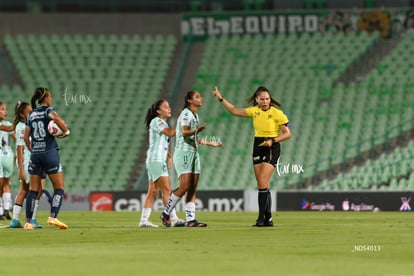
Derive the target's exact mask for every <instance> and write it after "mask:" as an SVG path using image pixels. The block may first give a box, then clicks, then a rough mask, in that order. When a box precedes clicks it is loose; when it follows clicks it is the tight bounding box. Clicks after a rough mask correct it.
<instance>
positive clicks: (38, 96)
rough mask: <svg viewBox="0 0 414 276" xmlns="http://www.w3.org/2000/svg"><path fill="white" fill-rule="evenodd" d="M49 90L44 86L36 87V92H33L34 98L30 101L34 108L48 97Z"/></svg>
mask: <svg viewBox="0 0 414 276" xmlns="http://www.w3.org/2000/svg"><path fill="white" fill-rule="evenodd" d="M48 91H49V89H47V88H44V87H38V88H36V90H35V92H34V93H33V96H32V99H31V101H30V103H31V104H32V108H33V109H35V108H36V107H37V105H38V104H41V103H42V102H43V99H44V98H45V97H46V95H47V92H48Z"/></svg>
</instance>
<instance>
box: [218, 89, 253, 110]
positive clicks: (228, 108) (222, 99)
mask: <svg viewBox="0 0 414 276" xmlns="http://www.w3.org/2000/svg"><path fill="white" fill-rule="evenodd" d="M213 96H214V97H216V98H217V100H218V101H219V102H221V103H222V104H223V106H224V107H225V108H226V109H227V110H228V111H229V112H230V113H231V114H232V115H234V116H239V117H247V113H246V110H245V109H244V108H237V107H235V106H234V105H233V104H231V103H230V102H229V101H228V100H226V99H224V98H223V96H222V95H221V93H220V91H219V90H218V88H217V86H215V87H214V91H213Z"/></svg>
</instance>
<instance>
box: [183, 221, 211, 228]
mask: <svg viewBox="0 0 414 276" xmlns="http://www.w3.org/2000/svg"><path fill="white" fill-rule="evenodd" d="M185 226H186V227H207V223H203V222H198V221H197V220H192V221H187V222H186V223H185Z"/></svg>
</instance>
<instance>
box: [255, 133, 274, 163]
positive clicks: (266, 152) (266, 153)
mask: <svg viewBox="0 0 414 276" xmlns="http://www.w3.org/2000/svg"><path fill="white" fill-rule="evenodd" d="M272 138H274V137H254V143H253V164H254V165H255V164H260V163H262V162H266V163H269V164H272V165H273V166H276V163H277V160H278V159H279V157H280V144H279V143H275V142H273V145H272V146H271V147H263V146H259V145H260V144H261V143H263V142H264V141H265V140H268V139H272Z"/></svg>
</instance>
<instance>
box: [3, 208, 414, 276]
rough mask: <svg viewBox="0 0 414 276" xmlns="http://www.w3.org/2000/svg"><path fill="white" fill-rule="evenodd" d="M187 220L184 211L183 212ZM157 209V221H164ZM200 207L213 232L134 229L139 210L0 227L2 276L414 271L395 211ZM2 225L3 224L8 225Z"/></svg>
mask: <svg viewBox="0 0 414 276" xmlns="http://www.w3.org/2000/svg"><path fill="white" fill-rule="evenodd" d="M179 215H180V216H181V217H183V213H180V214H179ZM158 216H159V212H153V214H152V215H151V220H152V222H154V223H157V224H161V223H160V221H159V219H158ZM255 216H256V214H254V213H241V212H240V213H226V212H198V213H197V218H198V219H199V220H200V221H203V222H207V223H208V227H207V228H197V229H193V228H165V227H163V226H162V227H160V228H158V229H142V228H138V227H137V224H138V220H139V217H140V213H139V212H97V213H93V212H80V211H78V212H76V211H71V212H70V211H65V210H63V211H61V214H60V216H59V218H60V219H61V220H62V221H63V222H65V223H67V224H68V225H69V227H70V228H69V229H68V230H59V229H57V228H54V227H50V226H47V225H46V223H45V221H46V217H47V213H46V212H41V213H40V214H39V216H38V218H39V219H38V221H39V222H43V223H44V225H43V227H44V228H43V229H36V230H33V231H25V230H23V229H9V228H1V229H0V241H1V242H0V251H1V253H2V254H1V267H0V271H1V275H75V276H80V275H300V276H303V275H305V276H307V275H364V276H365V275H389V276H391V275H394V276H396V275H414V261H413V260H414V217H413V213H399V212H376V213H371V212H360V213H356V212H277V213H274V220H275V222H276V226H275V227H273V228H254V227H252V226H251V225H252V224H253V222H254V220H255ZM7 222H8V221H1V222H0V223H3V224H5V223H7Z"/></svg>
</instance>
